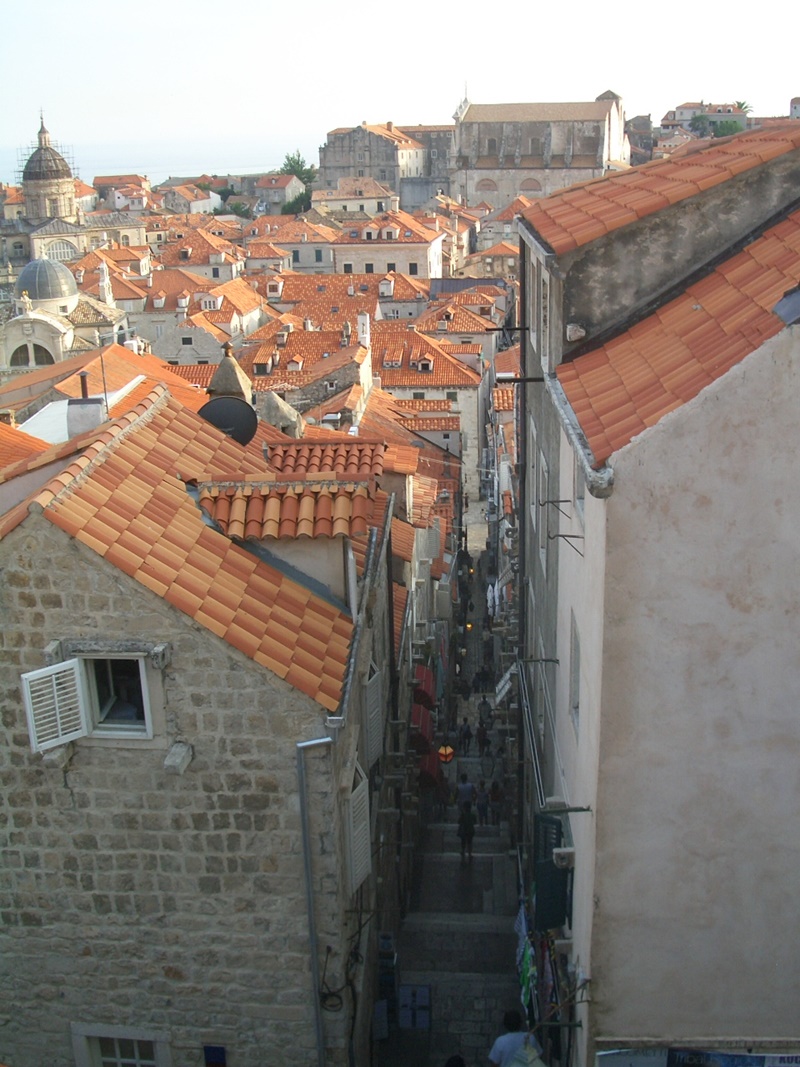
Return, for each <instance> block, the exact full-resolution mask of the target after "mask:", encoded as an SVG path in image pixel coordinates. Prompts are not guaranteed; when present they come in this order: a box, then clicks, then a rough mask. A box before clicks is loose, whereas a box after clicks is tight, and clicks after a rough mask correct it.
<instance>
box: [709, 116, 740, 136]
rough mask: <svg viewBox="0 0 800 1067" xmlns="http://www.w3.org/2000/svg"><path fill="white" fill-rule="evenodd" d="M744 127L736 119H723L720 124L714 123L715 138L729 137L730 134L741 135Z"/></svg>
mask: <svg viewBox="0 0 800 1067" xmlns="http://www.w3.org/2000/svg"><path fill="white" fill-rule="evenodd" d="M743 129H744V127H743V126H742V124H741V122H737V121H736V119H723V120H722V122H715V123H714V136H715V137H730V136H731V134H734V133H741V132H742V130H743Z"/></svg>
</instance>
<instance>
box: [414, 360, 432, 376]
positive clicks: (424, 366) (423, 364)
mask: <svg viewBox="0 0 800 1067" xmlns="http://www.w3.org/2000/svg"><path fill="white" fill-rule="evenodd" d="M417 370H419V371H421V372H422V373H423V374H430V372H431V371H432V370H433V363H432V361H431V360H429V359H421V360H420V361H419V364H418V366H417Z"/></svg>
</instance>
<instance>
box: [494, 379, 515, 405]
mask: <svg viewBox="0 0 800 1067" xmlns="http://www.w3.org/2000/svg"><path fill="white" fill-rule="evenodd" d="M492 404H493V405H494V410H495V411H513V410H514V407H515V404H516V390H515V389H514V388H513V387H512V386H500V385H498V386H496V387H495V388H494V389H493V390H492Z"/></svg>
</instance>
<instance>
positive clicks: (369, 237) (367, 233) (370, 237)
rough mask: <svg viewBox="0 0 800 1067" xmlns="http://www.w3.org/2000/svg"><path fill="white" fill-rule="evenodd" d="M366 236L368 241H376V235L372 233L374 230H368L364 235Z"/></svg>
mask: <svg viewBox="0 0 800 1067" xmlns="http://www.w3.org/2000/svg"><path fill="white" fill-rule="evenodd" d="M364 236H365V237H366V239H367V240H368V241H374V240H375V234H374V233H373V232H372V230H367V231H366V232H365V233H364Z"/></svg>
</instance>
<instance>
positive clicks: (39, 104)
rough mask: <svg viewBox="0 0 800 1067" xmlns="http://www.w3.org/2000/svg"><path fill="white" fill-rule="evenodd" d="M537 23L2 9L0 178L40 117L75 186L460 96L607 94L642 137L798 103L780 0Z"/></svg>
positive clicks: (150, 0)
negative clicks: (668, 123)
mask: <svg viewBox="0 0 800 1067" xmlns="http://www.w3.org/2000/svg"><path fill="white" fill-rule="evenodd" d="M544 7H545V5H543V4H535V3H532V2H531V0H527V2H525V3H522V2H519V0H506V2H505V3H504V4H501V5H498V7H496V8H495V7H494V5H492V4H487V3H475V2H473V0H462V2H461V3H460V4H458V5H452V6H451V5H448V4H431V3H430V2H429V0H427V2H421V0H404V2H402V3H398V4H397V5H391V4H386V3H384V4H380V5H373V4H370V3H363V2H362V3H360V4H355V5H342V4H332V3H330V2H327V0H326V2H322V0H305V3H303V4H291V3H287V2H286V0H281V2H279V3H276V2H275V0H237V2H236V3H233V4H231V6H230V8H227V6H226V5H225V4H222V3H220V2H219V0H214V2H211V0H193V2H192V3H191V4H187V3H185V2H177V0H138V2H137V3H136V4H133V5H130V4H97V3H96V0H92V2H91V3H90V2H89V0H66V2H65V0H37V3H36V5H35V6H34V7H31V5H27V4H20V3H17V4H13V5H12V4H10V5H8V6H7V7H6V6H4V10H3V37H4V41H5V42H6V47H5V48H4V50H3V52H4V54H3V64H2V67H1V68H0V91H2V99H3V100H4V101H5V104H4V107H3V117H2V120H1V121H0V181H4V182H9V183H13V182H14V181H15V180H16V178H17V172H18V167H19V166H20V161H22V162H24V159H25V158H27V155H28V153H29V150H30V147H31V146H33V145H35V142H36V134H37V131H38V128H39V113H40V111H41V112H43V114H44V120H45V125H46V126H47V128H48V129H49V130H50V133H51V136H52V138H53V142H54V143H55V144H56V145H57V146H58V147H60V148H61V150H62V151H64V153H65V155H66V156H67V158H68V160H69V161H70V163H73V164H74V170H75V173H76V174H79V175H80V177H81V178H83V180H84V181H86V182H89V183H91V182H92V179H93V178H94V177H95V176H96V175H99V174H119V173H131V172H135V173H139V174H146V175H147V176H148V177H149V178H150V180H151V181H152V183H153V184H156V183H157V182H158V181H161V180H163V179H164V178H166V177H168V176H169V175H183V176H191V175H196V174H200V173H202V172H208V173H212V174H225V173H233V174H236V173H247V172H253V171H264V170H269V169H273V168H277V167H279V166H280V164H281V163H282V161H283V159H284V157H285V155H286V154H287V152H292V151H294V150H295V149H299V150H300V152H301V153H302V155H303V156H304V157H305V159H306V160H307V162H309V163H315V164H317V163H318V162H319V145H320V144H322V143H324V140H325V134H326V132H327V131H328V130H331V129H334V128H336V127H339V126H345V127H347V126H357V125H358V124H359V123H360V122H361V121H362V120H366V121H367V122H369V123H381V122H387V121H392V122H394V123H395V124H396V125H403V124H407V125H415V124H417V123H421V124H424V125H431V124H444V123H449V122H452V116H453V112H454V111H455V109H456V107H457V106H458V105H459V103H460V102H461V100H462V99H463V98H464V95H465V91H466V95H467V97H468V99H469V100H471V101H472V102H473V103H478V104H491V103H517V102H557V101H585V100H594V99H595V98H596V97H597V96H599V95H600V94H601V93H603V92H605V91H606V90H607V89H611V90H613V91H614V92H615V93H617V94H619V95H620V96H621V97H622V99H623V106H624V109H625V112H626V114H627V116H628V117H632V116H634V115H640V114H650V115H651V117H652V119H653V121H654V123H657V122H658V120H659V119H660V118H661V116H662V115H663V114H664V113H665V112H666V111H667V110H669V109H670V108H673V107H675V106H676V105H677V104H680V103H682V102H684V101H689V100H703V101H706V102H709V101H710V102H713V103H728V102H731V101H733V100H746V101H747V102H748V103H749V104H751V105H752V108H753V110H752V114H754V115H787V114H788V112H789V101H790V100H791V98H792V97H794V96H800V72H799V68H798V64H797V52H796V39H795V38H794V35H793V33H792V32H781V31H780V29H779V27H780V26H781V24H782V23H785V22H786V19H787V14H786V12H787V11H788V9H787V8H786V6H785V4H783V3H781V6H780V7H779V6H778V0H764V2H762V3H761V4H760V5H759V6H758V8H757V9H752V8H744V7H743V8H741V9H735V8H731V7H729V8H726V9H725V12H724V13H721V11H720V9H719V7H718V6H714V5H707V4H705V5H701V6H700V7H699V8H696V9H687V8H683V7H680V8H672V9H670V8H669V7H666V6H664V5H661V4H652V5H649V4H642V3H641V0H617V2H616V3H614V4H598V3H597V2H596V0H595V2H593V3H591V4H590V3H588V2H586V0H578V2H577V3H574V2H573V3H569V4H568V3H564V2H561V3H552V4H549V5H547V8H548V9H547V10H545V9H544ZM33 12H35V23H33V22H32V18H33V14H32V13H33ZM675 12H678V13H679V15H680V17H675ZM786 29H787V31H789V30H790V29H791V27H789V26H788V25H787V26H786ZM12 42H13V47H11V43H12Z"/></svg>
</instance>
